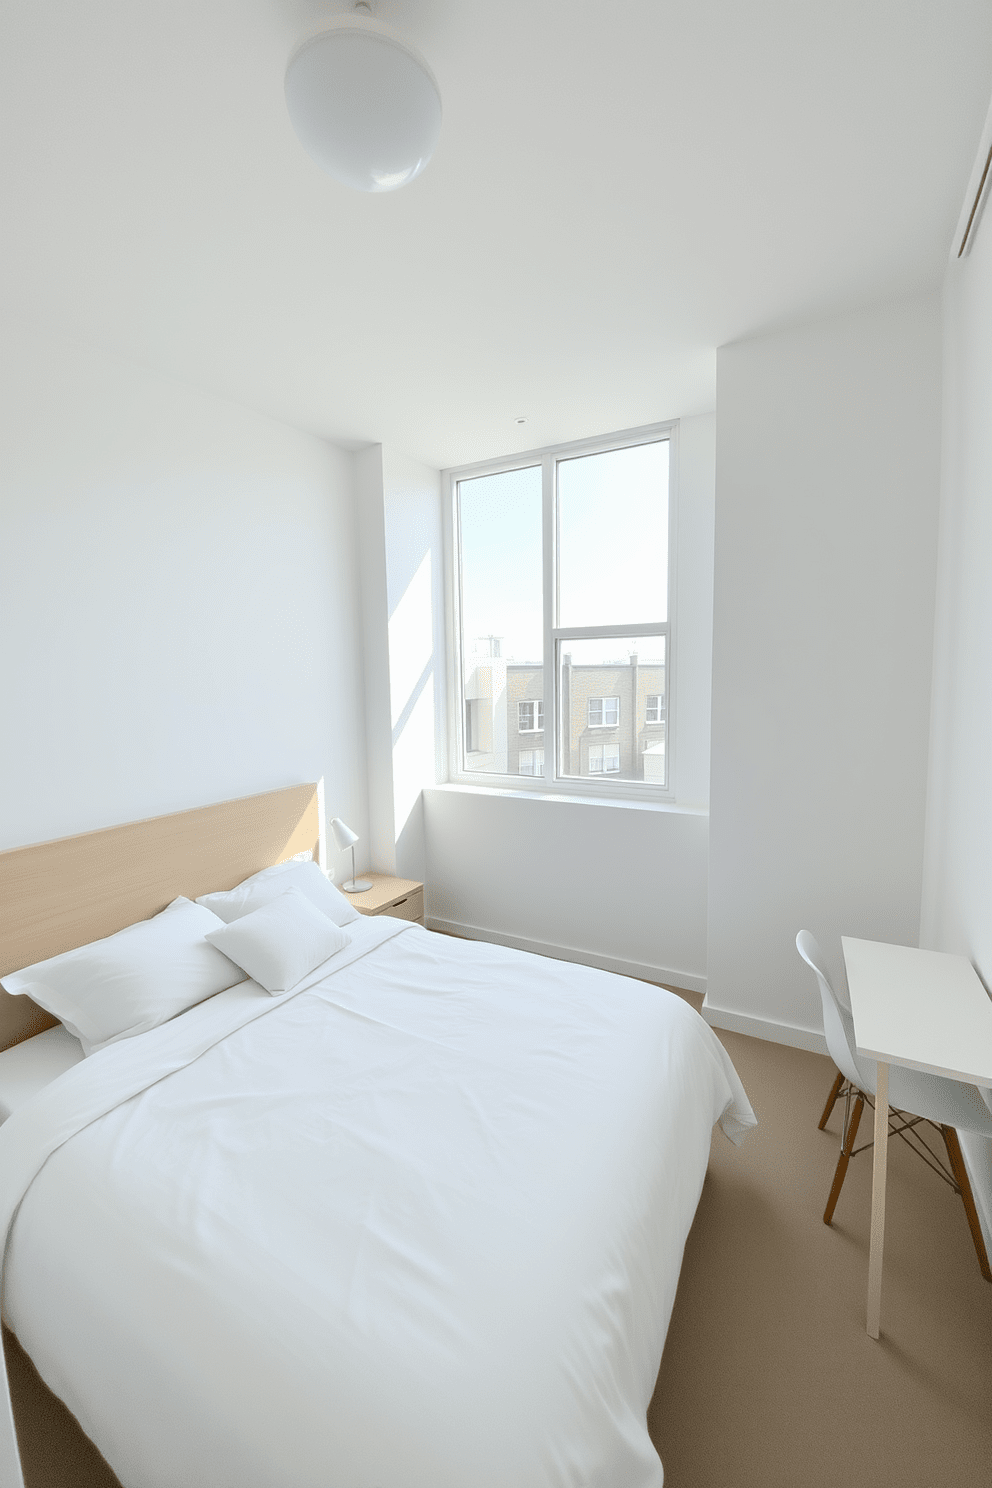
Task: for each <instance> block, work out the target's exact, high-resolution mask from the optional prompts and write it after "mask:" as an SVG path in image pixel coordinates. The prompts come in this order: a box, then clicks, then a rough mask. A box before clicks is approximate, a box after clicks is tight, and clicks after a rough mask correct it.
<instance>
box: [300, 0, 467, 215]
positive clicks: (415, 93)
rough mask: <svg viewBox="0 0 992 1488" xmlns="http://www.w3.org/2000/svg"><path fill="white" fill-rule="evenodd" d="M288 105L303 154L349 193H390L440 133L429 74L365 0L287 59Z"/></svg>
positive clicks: (420, 164)
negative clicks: (349, 190) (347, 188)
mask: <svg viewBox="0 0 992 1488" xmlns="http://www.w3.org/2000/svg"><path fill="white" fill-rule="evenodd" d="M286 106H287V107H288V109H289V117H290V119H291V120H292V124H293V128H294V129H295V130H296V134H297V137H298V138H299V141H300V144H301V145H302V146H303V148H304V150H306V152H307V154H308V155H310V156H311V157H312V159H314V160H315V161H316V162H317V164H318V165H319V166H321V167H322V169H323V170H325V171H327V173H328V175H330V176H333V177H334V179H335V180H336V181H340V182H341V183H342V185H344V186H350V187H352V189H353V190H355V191H395V190H396V189H397V187H399V186H406V185H407V184H408V183H409V182H410V181H413V180H415V179H416V177H417V176H419V175H420V172H421V171H422V170H423V169H424V166H425V165H426V164H427V162H428V161H429V160H430V158H431V156H432V155H433V153H434V147H435V145H436V144H437V140H438V135H439V134H440V132H441V94H440V92H439V90H438V86H437V80H436V78H435V77H434V74H433V73H432V72H431V70H430V68H429V67H428V65H427V63H426V62H425V61H424V59H423V57H422V56H421V55H420V53H419V52H418V51H417V50H416V48H415V47H412V46H411V45H410V43H409V42H407V41H404V39H403V38H402V37H401V36H398V35H397V34H396V32H395V31H394V30H393V29H392V27H391V26H387V25H385V24H384V23H383V22H382V21H379V20H376V18H375V17H374V16H373V15H372V8H371V5H370V4H368V3H367V0H360V3H359V4H357V5H356V6H355V8H354V11H353V12H352V13H351V14H349V15H342V16H338V17H336V18H335V19H334V20H332V21H331V22H330V24H329V26H328V27H327V28H326V29H325V30H323V31H321V32H320V33H319V34H318V35H316V36H312V37H311V38H310V39H309V40H308V41H305V42H304V43H303V45H302V46H301V47H300V48H299V50H298V51H297V52H296V53H295V54H294V56H293V57H292V58H291V59H290V62H289V66H288V67H287V69H286Z"/></svg>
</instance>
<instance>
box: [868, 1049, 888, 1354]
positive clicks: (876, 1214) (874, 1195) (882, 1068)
mask: <svg viewBox="0 0 992 1488" xmlns="http://www.w3.org/2000/svg"><path fill="white" fill-rule="evenodd" d="M888 1155H889V1066H888V1065H887V1064H883V1063H882V1062H881V1060H880V1061H879V1064H878V1081H877V1086H876V1090H875V1150H874V1154H873V1156H874V1165H873V1168H872V1178H871V1245H870V1248H869V1252H868V1337H869V1338H877V1337H878V1327H879V1321H880V1318H881V1312H882V1247H883V1243H884V1240H885V1166H886V1160H887V1158H888Z"/></svg>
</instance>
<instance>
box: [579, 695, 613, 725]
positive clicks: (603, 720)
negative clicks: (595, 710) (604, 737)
mask: <svg viewBox="0 0 992 1488" xmlns="http://www.w3.org/2000/svg"><path fill="white" fill-rule="evenodd" d="M593 703H598V704H599V722H598V723H593V721H592V705H593ZM607 703H616V707H615V708H611V709H610V712H611V713H615V714H616V717H615V718H614V719H613V721H612V723H611V722H610V720H609V719H608V718H607V716H606V704H607ZM586 704H587V707H586V728H596V729H600V728H601V729H608V728H609V729H615V728H619V727H620V699H619V698H618V697H598V698H586Z"/></svg>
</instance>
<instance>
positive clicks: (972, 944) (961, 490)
mask: <svg viewBox="0 0 992 1488" xmlns="http://www.w3.org/2000/svg"><path fill="white" fill-rule="evenodd" d="M944 318H945V346H944V471H943V490H942V498H941V513H940V560H939V570H938V586H937V596H938V598H937V627H936V643H935V651H934V691H933V726H932V748H931V768H930V790H929V799H928V812H927V851H926V873H925V879H924V895H923V915H922V921H921V940H920V943H921V944H922V945H926V946H929V947H931V948H933V949H935V950H944V951H953V952H955V953H956V954H958V955H964V956H968V957H969V958H970V959H971V961H972V962H973V963H974V965H975V967H976V968H977V970H978V973H979V975H980V976H981V977H982V979H983V981H984V982H985V985H986V987H989V988H992V852H990V843H992V417H990V410H992V213H989V212H986V214H985V217H984V220H983V222H982V224H981V226H980V228H979V231H978V235H977V237H976V239H975V241H974V246H973V248H972V251H971V254H970V256H969V257H968V258H966V259H963V260H962V261H961V262H957V261H955V262H953V263H952V265H951V267H950V269H949V271H948V274H947V279H946V282H945V288H944ZM961 1143H962V1147H963V1148H964V1149H965V1152H966V1157H967V1159H968V1165H969V1168H970V1169H971V1171H972V1178H973V1182H974V1188H975V1197H976V1201H977V1203H978V1206H979V1209H980V1211H981V1213H982V1218H983V1221H984V1228H985V1231H986V1243H987V1244H988V1246H989V1249H990V1251H992V1143H989V1142H986V1141H983V1140H982V1139H981V1138H973V1137H970V1136H968V1135H967V1134H965V1133H962V1135H961Z"/></svg>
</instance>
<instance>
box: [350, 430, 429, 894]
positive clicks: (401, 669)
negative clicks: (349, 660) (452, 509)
mask: <svg viewBox="0 0 992 1488" xmlns="http://www.w3.org/2000/svg"><path fill="white" fill-rule="evenodd" d="M356 467H357V476H358V480H357V489H358V502H359V532H360V540H361V572H362V627H363V646H364V668H365V694H366V719H367V723H368V741H369V749H368V765H369V816H370V823H369V825H370V842H369V845H368V847H363V848H361V849H359V848H358V847H356V859H357V858H359V857H360V856H361V860H362V862H363V863H367V864H369V865H371V866H372V867H373V868H377V869H379V870H380V871H382V872H385V873H398V874H399V875H400V876H401V877H404V878H417V879H421V880H425V879H427V877H428V874H427V863H426V851H425V844H424V813H423V801H422V798H421V792H422V790H423V789H424V787H425V786H429V785H433V784H434V783H435V781H437V780H440V779H443V777H444V772H445V749H444V729H445V713H444V708H445V690H446V684H445V661H444V553H443V539H442V529H441V490H440V484H441V478H440V474H439V472H438V471H436V470H431V469H429V468H428V467H427V466H424V465H420V464H418V463H417V462H416V461H414V460H409V459H407V458H405V457H404V456H403V455H400V454H397V453H396V452H394V451H393V450H388V449H384V448H383V446H382V445H374V446H372V447H371V448H370V449H367V450H363V451H362V453H361V454H360V455H358V456H357V457H356ZM429 894H430V889H429V886H428V897H429Z"/></svg>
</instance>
